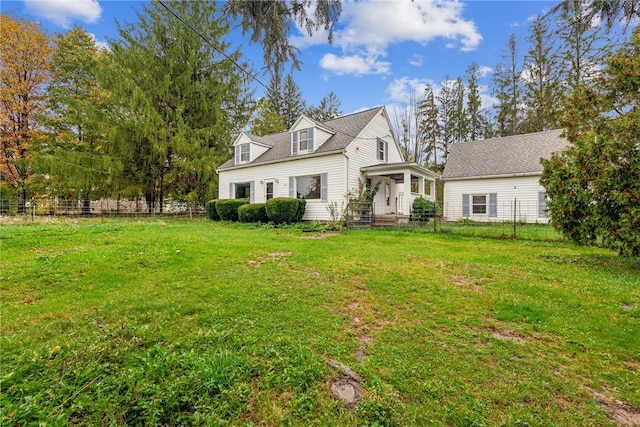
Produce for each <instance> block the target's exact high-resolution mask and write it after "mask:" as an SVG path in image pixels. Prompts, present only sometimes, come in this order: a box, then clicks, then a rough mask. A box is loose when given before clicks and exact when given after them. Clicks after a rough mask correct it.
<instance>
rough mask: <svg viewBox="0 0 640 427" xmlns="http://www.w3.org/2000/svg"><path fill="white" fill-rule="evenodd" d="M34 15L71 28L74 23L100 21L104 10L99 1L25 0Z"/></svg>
mask: <svg viewBox="0 0 640 427" xmlns="http://www.w3.org/2000/svg"><path fill="white" fill-rule="evenodd" d="M24 4H25V6H26V7H27V9H28V10H29V11H30V12H31V13H33V14H34V15H36V16H38V17H40V18H43V19H46V20H49V21H51V22H53V23H54V24H56V25H58V26H60V27H62V28H69V27H71V24H72V23H73V21H81V22H84V23H94V22H97V21H98V19H100V16H101V15H102V8H101V7H100V4H99V3H98V1H97V0H48V1H45V0H24Z"/></svg>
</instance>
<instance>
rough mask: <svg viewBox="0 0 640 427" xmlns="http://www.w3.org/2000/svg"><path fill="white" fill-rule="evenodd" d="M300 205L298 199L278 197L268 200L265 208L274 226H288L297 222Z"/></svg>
mask: <svg viewBox="0 0 640 427" xmlns="http://www.w3.org/2000/svg"><path fill="white" fill-rule="evenodd" d="M299 206H300V203H299V202H298V199H293V198H289V197H276V198H274V199H270V200H267V203H265V208H266V210H267V217H268V218H269V221H272V222H273V223H274V224H288V223H291V222H295V220H296V217H297V214H298V208H299Z"/></svg>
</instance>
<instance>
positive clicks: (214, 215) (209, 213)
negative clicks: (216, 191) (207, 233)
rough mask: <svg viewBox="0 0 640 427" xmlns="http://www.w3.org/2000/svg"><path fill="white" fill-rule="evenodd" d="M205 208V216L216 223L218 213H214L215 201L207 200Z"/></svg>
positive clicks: (218, 216) (218, 217)
mask: <svg viewBox="0 0 640 427" xmlns="http://www.w3.org/2000/svg"><path fill="white" fill-rule="evenodd" d="M205 207H206V209H207V216H208V217H209V219H210V220H211V221H218V220H219V219H220V215H218V211H216V200H209V201H208V202H207V204H206V205H205Z"/></svg>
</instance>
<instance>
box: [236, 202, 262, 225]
mask: <svg viewBox="0 0 640 427" xmlns="http://www.w3.org/2000/svg"><path fill="white" fill-rule="evenodd" d="M238 220H240V222H267V221H269V218H267V210H266V208H265V207H264V203H251V204H248V205H242V206H240V207H239V208H238Z"/></svg>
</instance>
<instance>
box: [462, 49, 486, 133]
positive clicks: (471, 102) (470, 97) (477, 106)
mask: <svg viewBox="0 0 640 427" xmlns="http://www.w3.org/2000/svg"><path fill="white" fill-rule="evenodd" d="M478 78H479V66H478V63H477V62H475V61H474V62H472V63H471V65H469V67H468V68H467V120H466V122H467V128H468V134H467V135H466V136H465V138H464V139H469V140H471V141H475V140H477V139H482V138H483V137H484V123H483V121H484V116H483V115H482V111H481V106H482V101H481V99H480V87H479V85H478Z"/></svg>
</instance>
